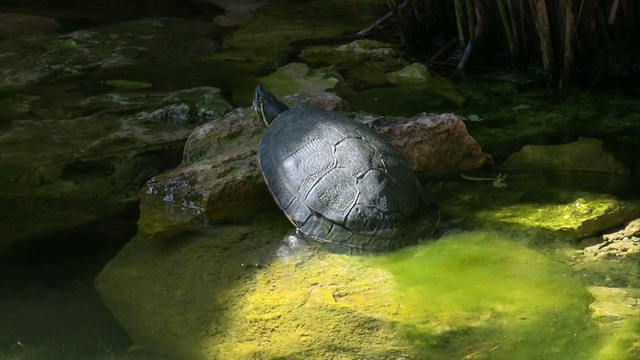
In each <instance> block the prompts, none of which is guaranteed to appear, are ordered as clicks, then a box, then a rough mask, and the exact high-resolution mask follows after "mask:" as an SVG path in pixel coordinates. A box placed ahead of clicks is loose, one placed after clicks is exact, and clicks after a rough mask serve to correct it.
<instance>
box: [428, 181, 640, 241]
mask: <svg viewBox="0 0 640 360" xmlns="http://www.w3.org/2000/svg"><path fill="white" fill-rule="evenodd" d="M507 174H508V176H507V178H506V183H507V184H508V187H506V188H494V187H492V185H491V183H489V182H467V181H465V180H462V179H461V180H460V181H459V182H451V183H445V184H443V185H442V188H436V187H435V186H432V187H431V189H432V192H434V193H435V194H434V196H435V197H441V200H440V201H439V202H438V205H439V207H440V209H441V210H442V212H443V213H444V214H446V215H447V216H449V217H452V218H455V219H457V220H458V221H469V222H471V223H482V224H483V225H485V226H487V225H492V226H499V227H506V228H511V229H514V230H517V231H526V232H530V233H536V232H543V233H545V232H547V233H553V234H556V235H557V236H564V237H567V238H568V239H570V240H571V241H575V240H577V239H581V238H585V237H589V236H594V235H596V234H600V233H602V232H603V231H605V230H608V229H611V228H614V227H617V226H619V225H620V224H624V223H626V222H627V221H629V220H630V219H634V218H636V217H638V216H640V203H638V202H637V201H628V200H624V199H620V198H617V197H615V196H612V195H605V194H602V193H600V192H593V191H590V190H591V189H592V188H594V187H595V188H598V189H602V188H603V186H602V185H601V184H603V183H606V182H608V181H611V180H610V178H609V177H604V176H598V174H591V176H589V175H588V174H580V173H571V172H559V173H532V172H510V173H507ZM565 183H569V184H570V185H569V188H567V187H566V185H565ZM580 186H584V187H585V188H584V189H581V188H580Z"/></svg>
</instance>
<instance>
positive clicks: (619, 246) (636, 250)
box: [582, 219, 640, 260]
mask: <svg viewBox="0 0 640 360" xmlns="http://www.w3.org/2000/svg"><path fill="white" fill-rule="evenodd" d="M602 239H604V242H602V243H599V244H597V245H592V246H588V247H586V248H585V249H584V250H583V251H582V254H583V255H584V258H585V259H586V260H599V259H615V258H618V259H620V258H627V257H628V258H633V259H637V260H640V219H635V220H633V221H631V222H629V224H627V226H626V227H625V228H624V229H623V230H620V231H616V232H614V233H611V234H604V235H602Z"/></svg>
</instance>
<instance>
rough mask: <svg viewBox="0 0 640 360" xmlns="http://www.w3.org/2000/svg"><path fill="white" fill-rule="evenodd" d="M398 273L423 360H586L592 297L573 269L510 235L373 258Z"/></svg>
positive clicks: (408, 332)
mask: <svg viewBox="0 0 640 360" xmlns="http://www.w3.org/2000/svg"><path fill="white" fill-rule="evenodd" d="M371 261H372V263H374V264H376V265H377V266H381V267H384V268H386V269H388V270H389V271H390V272H391V273H392V274H393V275H394V277H395V281H396V284H397V285H396V286H397V291H398V294H397V296H398V297H399V298H401V299H403V304H404V306H406V307H407V309H405V310H404V311H402V313H404V314H405V315H404V319H403V320H402V323H403V324H404V329H405V334H404V335H405V336H406V337H407V338H409V339H411V340H412V341H413V342H414V343H415V346H417V347H418V348H420V349H421V356H422V357H420V358H421V359H422V358H424V359H448V358H464V357H465V356H468V357H472V358H483V359H484V358H490V359H583V358H587V355H588V354H592V353H593V352H594V347H593V339H595V338H596V337H597V333H596V332H595V331H594V330H593V329H592V328H591V327H590V316H589V312H588V309H587V307H588V305H589V303H590V302H591V296H590V295H589V293H588V292H587V291H586V289H585V287H584V286H583V284H582V283H581V281H580V280H579V279H578V278H577V277H576V276H575V275H574V274H573V272H572V271H571V269H570V268H568V267H567V266H565V265H563V264H561V263H558V262H556V261H554V260H552V259H550V258H548V257H546V256H545V255H543V254H541V253H538V252H536V251H534V250H532V249H530V248H528V247H526V246H524V245H521V244H518V243H517V242H513V241H511V240H510V239H509V238H508V237H507V236H505V235H501V234H498V233H492V232H480V233H462V234H455V235H449V236H447V237H445V238H443V239H441V240H439V241H437V242H435V243H432V244H428V245H426V246H421V247H415V248H409V249H405V250H402V251H400V252H397V253H394V254H389V255H385V256H382V257H379V258H374V259H372V260H371Z"/></svg>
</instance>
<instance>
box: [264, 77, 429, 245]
mask: <svg viewBox="0 0 640 360" xmlns="http://www.w3.org/2000/svg"><path fill="white" fill-rule="evenodd" d="M253 107H254V109H255V111H256V113H257V114H258V116H259V118H260V119H261V120H262V122H263V123H264V125H265V126H266V127H267V130H266V131H265V133H264V134H263V136H262V138H261V140H260V145H259V148H258V161H259V167H260V171H261V173H262V175H263V178H264V180H265V182H266V184H267V187H268V188H269V191H270V193H271V195H272V196H273V198H274V199H275V201H276V203H277V204H278V206H279V207H280V209H281V210H282V211H283V212H284V214H285V215H286V216H287V218H288V219H289V221H291V223H292V224H293V225H295V227H296V229H297V230H298V233H301V234H302V235H303V236H306V237H308V238H311V239H313V240H316V241H319V242H324V243H332V244H338V245H341V246H342V245H344V246H346V247H348V248H350V249H355V248H357V249H361V250H364V251H374V252H376V251H384V250H387V249H391V248H394V247H398V246H397V245H398V241H396V239H397V238H398V234H399V233H400V232H401V231H402V230H403V229H404V228H405V227H406V226H407V224H409V223H411V222H412V221H414V220H415V219H416V218H417V217H418V216H420V214H421V213H422V212H423V211H424V210H425V205H426V196H425V192H424V189H423V187H422V185H421V184H420V181H419V180H418V178H417V176H416V175H415V173H414V172H413V170H412V169H411V168H410V166H409V164H408V162H407V161H406V160H405V159H404V158H403V157H402V155H401V154H400V153H399V152H398V150H397V149H396V148H394V146H393V145H392V144H391V143H390V142H389V141H387V140H386V139H385V138H383V137H382V136H381V135H380V134H378V133H377V132H376V131H375V130H373V129H372V128H370V127H368V126H366V125H365V124H362V123H360V122H358V121H356V120H353V119H350V118H348V117H346V116H343V115H340V114H338V113H337V112H334V111H328V110H324V109H322V108H320V107H316V106H313V105H310V104H299V105H296V106H293V107H291V108H289V107H288V106H286V105H285V104H284V103H283V102H281V101H280V100H278V99H277V98H276V97H275V96H274V95H273V94H272V93H270V92H268V91H266V90H264V89H263V88H262V87H261V86H260V85H258V86H257V87H256V89H255V93H254V97H253Z"/></svg>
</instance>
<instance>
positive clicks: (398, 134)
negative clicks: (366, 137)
mask: <svg viewBox="0 0 640 360" xmlns="http://www.w3.org/2000/svg"><path fill="white" fill-rule="evenodd" d="M364 122H365V123H366V124H368V125H370V126H373V128H374V129H376V131H378V132H379V133H380V134H381V135H382V136H384V137H386V138H387V139H389V140H391V143H392V144H393V145H394V146H395V147H396V148H398V149H399V150H400V152H401V153H402V155H403V156H404V157H405V158H406V159H407V160H408V161H409V164H410V165H411V168H412V169H414V171H415V172H416V174H417V175H418V177H420V178H427V177H434V176H443V175H450V174H457V173H460V172H463V171H468V170H473V169H479V168H482V167H483V166H486V165H491V164H493V160H492V159H491V156H489V155H487V154H485V153H483V152H482V149H481V148H480V145H478V143H477V142H476V141H475V140H474V139H473V138H472V137H471V136H470V135H469V133H468V132H467V127H466V126H465V124H464V123H463V122H462V121H460V119H458V118H456V117H455V116H453V115H451V114H426V113H422V114H419V115H416V116H413V117H411V118H408V119H407V118H369V119H366V120H364Z"/></svg>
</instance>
